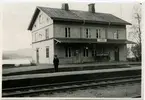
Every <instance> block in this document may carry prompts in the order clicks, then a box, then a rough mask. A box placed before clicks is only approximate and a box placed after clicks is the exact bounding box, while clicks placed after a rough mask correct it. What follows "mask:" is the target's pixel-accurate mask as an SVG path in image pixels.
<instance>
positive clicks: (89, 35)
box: [85, 28, 91, 38]
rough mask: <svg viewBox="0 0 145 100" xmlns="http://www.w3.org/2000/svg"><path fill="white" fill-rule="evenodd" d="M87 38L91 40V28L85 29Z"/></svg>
mask: <svg viewBox="0 0 145 100" xmlns="http://www.w3.org/2000/svg"><path fill="white" fill-rule="evenodd" d="M85 34H86V38H91V33H90V28H86V29H85Z"/></svg>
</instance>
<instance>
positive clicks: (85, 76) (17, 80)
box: [2, 67, 141, 88]
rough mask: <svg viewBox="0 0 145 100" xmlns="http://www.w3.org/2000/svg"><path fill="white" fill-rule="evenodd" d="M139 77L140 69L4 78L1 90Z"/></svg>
mask: <svg viewBox="0 0 145 100" xmlns="http://www.w3.org/2000/svg"><path fill="white" fill-rule="evenodd" d="M132 75H141V67H130V68H117V69H100V70H86V71H72V72H57V73H41V74H27V75H14V76H5V77H3V78H2V88H11V87H20V86H32V85H39V84H54V83H63V82H72V81H81V80H90V79H91V80H92V79H103V78H112V77H120V76H121V77H123V76H132Z"/></svg>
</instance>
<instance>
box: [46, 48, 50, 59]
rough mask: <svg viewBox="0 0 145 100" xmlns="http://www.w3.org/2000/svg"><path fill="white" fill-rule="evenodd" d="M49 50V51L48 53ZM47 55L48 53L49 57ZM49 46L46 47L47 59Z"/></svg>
mask: <svg viewBox="0 0 145 100" xmlns="http://www.w3.org/2000/svg"><path fill="white" fill-rule="evenodd" d="M47 50H48V51H47ZM47 53H48V55H47ZM49 56H50V55H49V46H46V58H49Z"/></svg>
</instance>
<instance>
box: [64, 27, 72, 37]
mask: <svg viewBox="0 0 145 100" xmlns="http://www.w3.org/2000/svg"><path fill="white" fill-rule="evenodd" d="M64 29H65V37H66V38H70V37H71V28H70V27H65V28H64Z"/></svg>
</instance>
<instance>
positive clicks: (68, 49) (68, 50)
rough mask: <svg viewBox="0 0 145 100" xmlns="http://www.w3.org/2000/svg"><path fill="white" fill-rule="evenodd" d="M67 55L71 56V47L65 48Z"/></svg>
mask: <svg viewBox="0 0 145 100" xmlns="http://www.w3.org/2000/svg"><path fill="white" fill-rule="evenodd" d="M65 57H71V48H70V47H66V48H65Z"/></svg>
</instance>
